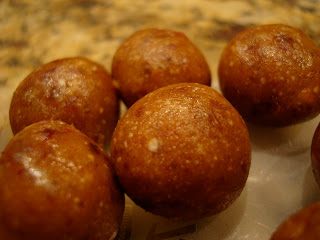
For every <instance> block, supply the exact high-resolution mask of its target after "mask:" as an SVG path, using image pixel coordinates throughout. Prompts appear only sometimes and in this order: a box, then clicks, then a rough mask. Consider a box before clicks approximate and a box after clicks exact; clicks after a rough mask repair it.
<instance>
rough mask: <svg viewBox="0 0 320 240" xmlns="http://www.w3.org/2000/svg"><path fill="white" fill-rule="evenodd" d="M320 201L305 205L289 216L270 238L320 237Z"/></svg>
mask: <svg viewBox="0 0 320 240" xmlns="http://www.w3.org/2000/svg"><path fill="white" fill-rule="evenodd" d="M319 224H320V202H316V203H313V204H312V205H309V206H307V207H304V208H303V209H301V210H300V211H298V212H297V213H295V214H293V215H292V216H290V217H289V218H287V219H286V220H285V221H284V222H283V223H282V224H281V225H280V226H279V227H278V229H277V230H276V231H275V232H274V233H273V235H272V237H271V239H270V240H316V239H320V228H319Z"/></svg>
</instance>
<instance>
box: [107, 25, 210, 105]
mask: <svg viewBox="0 0 320 240" xmlns="http://www.w3.org/2000/svg"><path fill="white" fill-rule="evenodd" d="M112 77H113V79H114V80H115V81H116V82H117V84H118V87H119V91H120V94H121V97H122V99H123V101H124V103H125V104H126V105H127V106H128V107H130V106H131V105H132V104H133V103H134V102H135V101H137V100H138V99H140V98H141V97H143V96H144V95H146V94H147V93H149V92H152V91H154V90H156V89H158V88H160V87H164V86H167V85H170V84H175V83H183V82H195V83H201V84H205V85H210V84H211V75H210V69H209V66H208V64H207V62H206V60H205V58H204V56H203V55H202V53H201V52H200V51H199V49H198V48H197V47H196V46H195V45H194V44H193V43H192V42H191V41H190V40H189V39H188V38H187V37H186V36H185V35H184V34H183V33H180V32H175V31H172V30H160V29H146V30H141V31H138V32H135V33H134V34H133V35H131V36H130V37H129V38H128V39H127V40H126V41H125V42H124V43H123V44H122V45H121V46H120V47H119V48H118V50H117V52H116V53H115V56H114V58H113V62H112Z"/></svg>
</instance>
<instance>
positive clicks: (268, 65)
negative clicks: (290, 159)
mask: <svg viewBox="0 0 320 240" xmlns="http://www.w3.org/2000/svg"><path fill="white" fill-rule="evenodd" d="M219 79H220V86H221V89H222V92H223V94H224V96H225V97H226V98H227V99H228V100H229V101H230V102H231V104H232V105H233V106H234V107H235V108H236V109H237V110H238V111H239V113H240V114H241V115H242V117H243V118H244V119H246V120H248V121H251V122H254V123H258V124H263V125H273V126H285V125H290V124H294V123H297V122H301V121H304V120H308V119H310V118H312V117H314V116H316V115H317V114H318V113H319V111H320V94H319V91H320V48H319V47H318V46H317V44H316V43H315V42H314V41H313V40H312V39H310V38H309V37H308V36H306V35H305V34H304V33H302V32H301V31H300V30H297V29H295V28H292V27H290V26H287V25H281V24H274V25H261V26H255V27H251V28H248V29H246V30H244V31H242V32H240V33H239V34H238V35H236V36H235V37H234V38H233V40H232V41H231V42H230V43H229V44H228V45H227V46H226V48H225V49H224V51H223V53H222V56H221V59H220V64H219Z"/></svg>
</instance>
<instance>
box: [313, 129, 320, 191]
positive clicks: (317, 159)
mask: <svg viewBox="0 0 320 240" xmlns="http://www.w3.org/2000/svg"><path fill="white" fill-rule="evenodd" d="M311 163H312V168H313V173H314V176H315V179H316V181H317V183H318V185H319V187H320V124H319V125H318V127H317V128H316V130H315V132H314V135H313V139H312V144H311Z"/></svg>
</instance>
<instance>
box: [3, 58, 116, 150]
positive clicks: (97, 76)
mask: <svg viewBox="0 0 320 240" xmlns="http://www.w3.org/2000/svg"><path fill="white" fill-rule="evenodd" d="M9 115H10V123H11V128H12V131H13V133H14V134H16V133H18V132H19V131H21V130H22V129H24V128H25V127H26V126H28V125H30V124H32V123H35V122H39V121H41V120H50V119H53V120H61V121H63V122H66V123H69V124H73V125H74V126H75V127H76V128H77V129H79V130H80V131H82V132H83V133H85V134H86V135H88V136H89V137H90V138H92V139H93V140H94V141H96V142H97V143H98V144H100V145H101V146H104V145H105V144H106V143H107V142H108V141H110V140H111V136H112V133H113V130H114V128H115V126H116V124H117V121H118V118H119V97H118V96H117V93H116V89H115V88H114V86H113V84H112V80H111V76H110V74H109V73H108V72H107V71H106V70H105V69H104V68H103V67H102V66H101V65H99V64H98V63H96V62H93V61H91V60H89V59H87V58H83V57H74V58H64V59H59V60H56V61H53V62H50V63H47V64H44V65H42V66H41V67H40V68H39V69H37V70H35V71H33V72H32V73H31V74H30V75H28V76H27V77H26V78H25V79H24V80H23V81H22V82H21V83H20V85H19V86H18V88H17V89H16V91H15V92H14V94H13V97H12V101H11V106H10V112H9Z"/></svg>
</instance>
